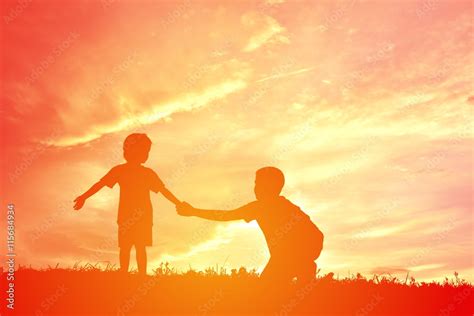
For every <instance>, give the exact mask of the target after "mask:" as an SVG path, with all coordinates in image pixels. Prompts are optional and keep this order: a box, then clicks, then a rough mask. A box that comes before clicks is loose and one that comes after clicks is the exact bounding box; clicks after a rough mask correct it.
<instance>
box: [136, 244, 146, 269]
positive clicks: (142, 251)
mask: <svg viewBox="0 0 474 316" xmlns="http://www.w3.org/2000/svg"><path fill="white" fill-rule="evenodd" d="M135 251H136V253H137V265H138V273H139V274H141V275H146V261H147V260H146V248H145V246H137V245H135Z"/></svg>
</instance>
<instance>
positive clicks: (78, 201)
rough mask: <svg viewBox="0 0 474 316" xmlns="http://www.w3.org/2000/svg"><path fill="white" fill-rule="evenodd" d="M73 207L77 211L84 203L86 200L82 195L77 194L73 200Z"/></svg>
mask: <svg viewBox="0 0 474 316" xmlns="http://www.w3.org/2000/svg"><path fill="white" fill-rule="evenodd" d="M74 202H75V203H74V209H75V210H76V211H79V210H80V209H81V208H82V206H83V205H84V203H85V202H86V199H85V198H83V197H82V195H80V196H78V197H77V198H76V199H75V200H74Z"/></svg>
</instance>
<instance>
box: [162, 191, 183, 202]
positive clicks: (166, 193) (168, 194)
mask: <svg viewBox="0 0 474 316" xmlns="http://www.w3.org/2000/svg"><path fill="white" fill-rule="evenodd" d="M161 193H162V194H163V196H164V197H165V198H167V199H168V201H170V202H171V203H173V204H174V205H176V206H178V205H180V204H181V201H180V200H178V198H177V197H176V196H174V194H173V193H171V191H170V190H168V189H167V188H163V189H161Z"/></svg>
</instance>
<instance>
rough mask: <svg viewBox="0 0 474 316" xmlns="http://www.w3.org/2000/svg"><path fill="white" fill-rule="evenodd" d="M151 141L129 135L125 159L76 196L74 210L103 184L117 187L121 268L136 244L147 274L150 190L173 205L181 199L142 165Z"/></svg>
mask: <svg viewBox="0 0 474 316" xmlns="http://www.w3.org/2000/svg"><path fill="white" fill-rule="evenodd" d="M150 149H151V140H150V139H149V138H148V136H147V135H146V134H138V133H136V134H131V135H129V136H127V138H126V139H125V141H124V143H123V156H124V158H125V160H126V161H127V162H126V163H124V164H121V165H118V166H115V167H113V168H112V169H110V171H109V172H108V173H107V174H106V175H105V176H104V177H103V178H102V179H100V181H99V182H97V183H96V184H94V185H93V186H92V187H91V188H90V189H89V190H87V191H86V192H85V193H84V194H82V195H80V196H79V197H77V198H76V199H75V200H74V202H75V205H74V209H75V210H79V209H81V208H82V206H83V205H84V203H85V201H86V200H87V199H88V198H89V197H90V196H92V195H94V194H95V193H97V192H98V191H99V190H100V189H102V188H103V187H104V186H108V187H109V188H113V187H114V185H115V184H116V183H118V184H119V186H120V201H119V209H118V218H117V223H118V244H119V247H120V270H121V271H122V272H128V267H129V263H130V251H131V249H132V246H135V252H136V257H137V266H138V273H139V274H141V275H145V274H146V266H147V257H146V247H147V246H151V245H152V226H153V208H152V205H151V200H150V191H153V192H155V193H158V192H161V193H162V194H163V195H164V196H165V197H166V198H167V199H168V200H169V201H171V202H172V203H174V204H175V205H178V204H180V203H181V202H180V201H179V200H178V199H177V198H176V197H175V196H174V195H173V194H172V193H171V192H170V191H169V190H168V189H166V188H165V185H164V184H163V182H162V181H161V179H160V178H159V177H158V175H157V174H156V173H155V172H154V171H153V170H152V169H150V168H147V167H145V166H143V165H142V164H143V163H144V162H145V161H147V159H148V154H149V152H150Z"/></svg>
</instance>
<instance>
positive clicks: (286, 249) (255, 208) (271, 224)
mask: <svg viewBox="0 0 474 316" xmlns="http://www.w3.org/2000/svg"><path fill="white" fill-rule="evenodd" d="M284 183H285V177H284V175H283V172H281V170H279V169H277V168H274V167H265V168H262V169H259V170H257V173H256V177H255V188H254V192H255V196H256V198H257V200H256V201H254V202H251V203H248V204H246V205H244V206H242V207H239V208H237V209H234V210H230V211H220V210H204V209H197V208H194V207H192V206H191V205H189V204H188V203H186V202H183V203H182V204H181V205H178V206H177V211H178V213H179V214H180V215H183V216H197V217H201V218H205V219H210V220H216V221H231V220H239V219H243V220H245V221H247V222H250V221H252V220H256V221H257V223H258V225H259V226H260V229H261V230H262V232H263V234H264V236H265V240H266V242H267V245H268V248H269V251H270V260H269V261H268V263H267V265H266V266H265V269H264V270H263V272H262V274H261V276H260V277H261V278H262V279H263V280H264V281H266V282H269V283H271V284H281V285H284V284H285V283H286V282H289V281H291V280H292V279H293V278H294V277H296V278H297V280H298V283H301V284H305V283H307V282H310V281H311V280H312V279H314V277H315V275H316V264H315V262H314V261H315V260H316V259H317V258H318V257H319V255H320V253H321V250H322V248H323V239H324V236H323V234H322V233H321V231H320V230H319V229H318V228H317V227H316V225H315V224H314V223H313V222H312V221H311V219H310V218H309V216H308V215H306V214H305V213H304V212H303V211H302V210H301V209H300V208H299V207H298V206H296V205H294V204H293V203H291V202H290V201H289V200H287V199H286V198H285V197H283V196H281V195H280V192H281V190H282V188H283V185H284Z"/></svg>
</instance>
